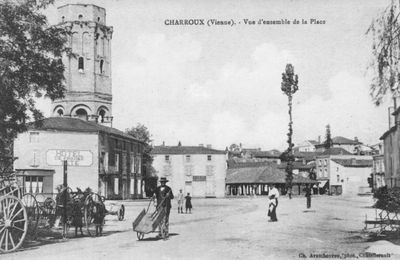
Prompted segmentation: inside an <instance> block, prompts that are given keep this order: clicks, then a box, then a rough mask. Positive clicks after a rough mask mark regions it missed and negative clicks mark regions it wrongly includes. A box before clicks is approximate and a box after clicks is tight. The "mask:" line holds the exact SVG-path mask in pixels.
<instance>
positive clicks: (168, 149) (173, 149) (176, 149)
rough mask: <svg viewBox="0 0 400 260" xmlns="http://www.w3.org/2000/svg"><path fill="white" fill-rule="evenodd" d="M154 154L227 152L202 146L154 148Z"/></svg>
mask: <svg viewBox="0 0 400 260" xmlns="http://www.w3.org/2000/svg"><path fill="white" fill-rule="evenodd" d="M151 153H152V154H225V151H222V150H215V149H210V148H206V147H202V146H154V147H153V150H152V151H151Z"/></svg>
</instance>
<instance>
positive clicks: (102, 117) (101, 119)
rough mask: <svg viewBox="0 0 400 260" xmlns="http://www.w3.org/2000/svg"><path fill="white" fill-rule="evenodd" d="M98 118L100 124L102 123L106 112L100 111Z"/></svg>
mask: <svg viewBox="0 0 400 260" xmlns="http://www.w3.org/2000/svg"><path fill="white" fill-rule="evenodd" d="M99 116H100V122H101V123H104V117H105V116H106V111H104V110H103V109H102V110H100V112H99Z"/></svg>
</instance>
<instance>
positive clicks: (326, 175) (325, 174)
mask: <svg viewBox="0 0 400 260" xmlns="http://www.w3.org/2000/svg"><path fill="white" fill-rule="evenodd" d="M324 177H328V169H326V168H325V169H324Z"/></svg>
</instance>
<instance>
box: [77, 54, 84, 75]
mask: <svg viewBox="0 0 400 260" xmlns="http://www.w3.org/2000/svg"><path fill="white" fill-rule="evenodd" d="M78 70H79V72H83V70H84V64H83V57H79V58H78Z"/></svg>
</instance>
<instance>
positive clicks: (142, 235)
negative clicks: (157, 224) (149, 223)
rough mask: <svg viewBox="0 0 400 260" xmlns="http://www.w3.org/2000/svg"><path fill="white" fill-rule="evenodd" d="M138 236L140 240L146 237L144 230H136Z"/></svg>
mask: <svg viewBox="0 0 400 260" xmlns="http://www.w3.org/2000/svg"><path fill="white" fill-rule="evenodd" d="M136 236H137V238H138V239H139V240H142V239H143V238H144V233H142V232H136Z"/></svg>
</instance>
